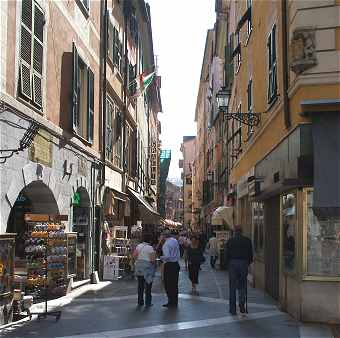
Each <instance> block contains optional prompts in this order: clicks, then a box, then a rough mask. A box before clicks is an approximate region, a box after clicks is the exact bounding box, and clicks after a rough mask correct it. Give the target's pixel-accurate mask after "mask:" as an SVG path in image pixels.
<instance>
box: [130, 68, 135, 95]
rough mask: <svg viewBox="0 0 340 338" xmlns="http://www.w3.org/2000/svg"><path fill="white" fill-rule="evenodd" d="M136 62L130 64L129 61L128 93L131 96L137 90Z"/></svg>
mask: <svg viewBox="0 0 340 338" xmlns="http://www.w3.org/2000/svg"><path fill="white" fill-rule="evenodd" d="M136 77H137V64H136V65H134V66H133V65H132V64H131V63H129V94H130V96H133V95H135V94H136V91H137V81H136Z"/></svg>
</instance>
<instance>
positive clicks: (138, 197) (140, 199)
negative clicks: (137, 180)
mask: <svg viewBox="0 0 340 338" xmlns="http://www.w3.org/2000/svg"><path fill="white" fill-rule="evenodd" d="M128 191H129V193H130V194H131V196H132V197H133V198H135V199H136V200H137V202H138V203H139V204H142V206H144V207H145V208H146V209H147V210H148V211H149V212H151V213H152V214H154V215H156V216H160V214H159V213H158V212H157V211H156V210H155V209H154V208H153V207H152V206H151V205H150V204H149V203H148V202H147V201H146V200H145V199H144V197H143V196H141V195H140V194H138V192H137V191H135V190H133V189H131V188H129V187H128Z"/></svg>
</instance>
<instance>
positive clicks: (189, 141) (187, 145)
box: [179, 136, 196, 226]
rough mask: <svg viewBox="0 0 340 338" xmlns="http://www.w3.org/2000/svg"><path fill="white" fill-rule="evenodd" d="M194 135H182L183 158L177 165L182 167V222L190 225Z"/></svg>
mask: <svg viewBox="0 0 340 338" xmlns="http://www.w3.org/2000/svg"><path fill="white" fill-rule="evenodd" d="M195 146H196V137H195V136H184V137H183V143H182V145H181V152H182V154H183V160H180V161H179V167H180V168H182V169H183V172H182V179H183V208H184V209H183V222H184V225H185V226H191V222H192V169H193V162H194V159H195Z"/></svg>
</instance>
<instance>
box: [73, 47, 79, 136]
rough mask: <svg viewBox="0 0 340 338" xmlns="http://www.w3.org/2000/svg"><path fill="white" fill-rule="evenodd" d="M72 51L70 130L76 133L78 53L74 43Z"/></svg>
mask: <svg viewBox="0 0 340 338" xmlns="http://www.w3.org/2000/svg"><path fill="white" fill-rule="evenodd" d="M72 49H73V76H72V128H73V131H74V132H76V131H77V127H78V89H79V76H78V71H79V63H78V51H77V47H76V45H75V43H73V46H72Z"/></svg>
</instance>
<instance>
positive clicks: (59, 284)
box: [25, 214, 68, 320]
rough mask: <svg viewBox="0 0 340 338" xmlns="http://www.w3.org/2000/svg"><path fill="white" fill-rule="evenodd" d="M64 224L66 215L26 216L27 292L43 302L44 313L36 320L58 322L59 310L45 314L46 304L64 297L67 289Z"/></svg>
mask: <svg viewBox="0 0 340 338" xmlns="http://www.w3.org/2000/svg"><path fill="white" fill-rule="evenodd" d="M63 221H67V216H63V215H43V214H26V215H25V222H26V229H27V231H26V240H25V252H26V256H27V286H26V293H29V294H31V295H32V296H33V297H34V299H35V300H36V301H37V300H38V301H39V300H44V302H45V310H44V312H39V313H36V314H37V315H38V318H46V317H47V316H49V315H51V316H55V317H56V320H59V318H60V316H61V311H48V308H47V302H48V300H49V299H50V298H54V297H59V296H62V295H65V294H66V290H67V263H68V256H67V234H66V232H65V225H64V224H63Z"/></svg>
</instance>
